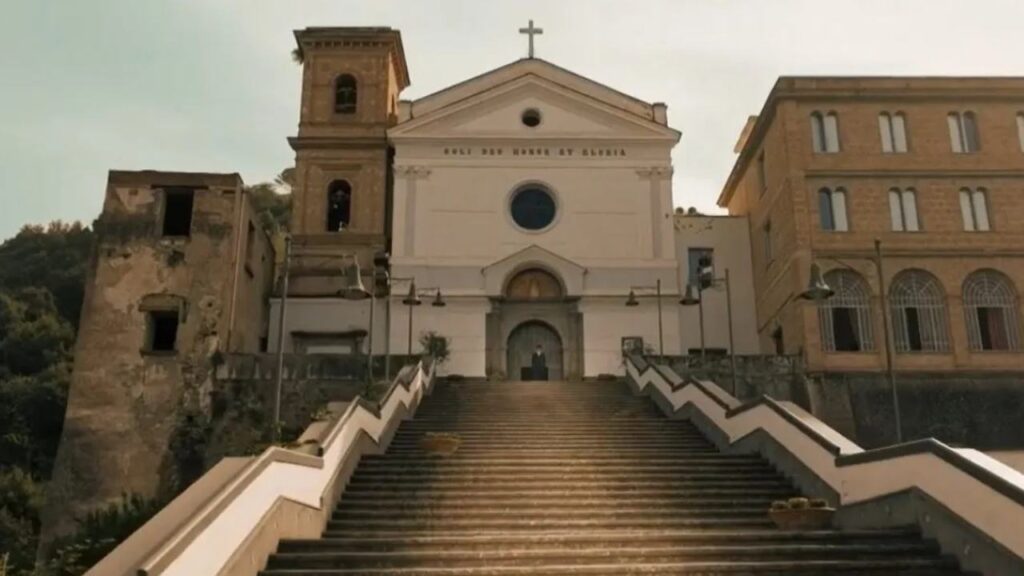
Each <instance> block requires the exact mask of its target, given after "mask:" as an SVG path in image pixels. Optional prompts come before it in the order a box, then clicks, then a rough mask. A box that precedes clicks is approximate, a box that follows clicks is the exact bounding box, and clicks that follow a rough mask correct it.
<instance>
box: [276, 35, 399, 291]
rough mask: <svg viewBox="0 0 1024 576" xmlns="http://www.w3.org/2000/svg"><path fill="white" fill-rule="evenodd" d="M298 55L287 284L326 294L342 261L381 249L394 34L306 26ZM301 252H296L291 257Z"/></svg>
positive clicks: (394, 102) (395, 68)
mask: <svg viewBox="0 0 1024 576" xmlns="http://www.w3.org/2000/svg"><path fill="white" fill-rule="evenodd" d="M295 39H296V41H297V43H298V50H299V51H300V53H301V55H302V59H303V67H302V96H301V101H300V108H299V131H298V135H297V136H295V137H292V138H289V139H288V142H289V144H291V147H292V149H293V150H295V180H296V181H295V186H294V192H293V193H294V201H293V207H294V208H293V211H292V215H291V228H290V230H291V232H292V234H293V238H294V242H295V246H296V254H297V258H296V264H295V266H293V269H292V277H293V278H294V279H295V281H294V282H293V283H292V288H291V290H292V292H293V293H294V294H295V295H298V296H303V297H309V298H316V297H334V296H336V292H337V290H338V288H339V286H340V285H339V282H340V278H341V273H340V271H341V269H342V266H341V264H340V262H339V260H338V259H339V258H341V257H344V256H347V255H354V256H356V257H357V258H358V259H359V263H360V265H361V266H362V268H363V270H367V269H369V268H370V267H371V264H372V259H373V255H374V254H375V253H377V252H380V251H385V250H386V249H387V237H388V235H389V233H390V225H389V216H390V213H391V206H390V204H389V198H390V197H391V195H392V188H393V184H392V176H391V157H392V152H391V148H390V146H389V144H388V139H387V130H388V128H390V127H391V126H394V125H395V124H396V123H397V121H398V120H397V119H398V95H399V93H400V92H401V91H402V89H404V88H406V87H407V86H409V72H408V70H407V69H406V63H405V52H404V50H403V48H402V37H401V35H400V34H399V32H398V31H397V30H392V29H390V28H351V27H350V28H306V29H304V30H297V31H296V32H295ZM300 254H305V255H306V256H305V257H303V256H299V255H300Z"/></svg>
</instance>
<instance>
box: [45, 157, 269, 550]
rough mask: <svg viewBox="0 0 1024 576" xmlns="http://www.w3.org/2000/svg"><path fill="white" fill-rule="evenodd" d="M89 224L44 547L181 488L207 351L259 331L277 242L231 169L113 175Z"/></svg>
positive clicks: (199, 410)
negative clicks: (128, 497)
mask: <svg viewBox="0 0 1024 576" xmlns="http://www.w3.org/2000/svg"><path fill="white" fill-rule="evenodd" d="M95 228H96V246H95V249H94V254H93V259H92V263H91V267H90V273H89V277H88V278H87V280H86V283H85V286H86V291H85V299H84V303H83V306H82V316H81V323H80V326H81V327H80V330H79V334H78V340H77V342H76V344H75V358H74V371H73V373H72V380H71V389H70V392H69V397H68V407H67V415H66V418H65V421H64V430H63V433H62V437H61V443H60V448H59V450H58V453H57V459H56V463H55V466H54V472H53V479H52V482H51V484H50V486H49V488H48V494H47V501H46V509H45V510H44V513H43V534H42V540H43V543H44V544H43V550H45V548H46V543H47V542H49V541H51V540H52V539H53V538H54V537H55V536H59V535H62V534H65V533H67V532H70V531H71V530H72V529H73V528H74V527H75V525H74V519H75V518H76V517H78V516H81V515H82V514H83V513H85V512H87V511H89V510H93V509H95V508H97V507H100V506H103V505H105V504H108V503H110V502H113V501H117V500H118V499H119V498H120V497H121V495H122V494H137V495H140V496H143V497H147V498H152V497H166V496H170V495H172V494H173V493H174V492H176V491H177V489H179V488H180V485H179V484H180V483H181V482H182V481H185V480H188V479H187V478H183V474H185V475H188V471H185V470H182V465H183V463H182V462H181V461H180V460H181V454H176V453H175V450H174V449H173V448H172V443H173V440H172V439H173V438H174V436H175V434H176V433H178V431H179V429H180V427H181V425H182V420H183V418H185V417H186V415H187V414H193V415H196V417H197V418H198V419H200V420H201V419H203V418H205V416H206V412H207V411H208V408H209V406H208V405H209V397H210V394H209V392H210V388H211V385H212V368H213V365H214V363H215V361H216V360H215V358H216V357H217V356H218V355H219V354H224V353H229V352H255V351H257V350H259V349H260V347H261V339H262V338H263V336H264V335H265V331H266V304H265V303H266V297H267V294H268V292H269V289H270V284H271V281H272V275H273V263H274V255H273V248H272V247H271V244H270V241H269V239H268V238H267V236H266V234H265V233H264V232H263V229H262V227H261V226H260V225H259V223H258V221H257V220H256V218H255V215H254V213H253V211H252V209H251V207H250V206H249V202H248V196H247V194H246V193H245V189H244V187H243V184H242V180H241V178H240V177H239V176H238V174H200V173H182V172H155V171H145V172H126V171H111V172H110V175H109V179H108V183H107V190H106V196H105V199H104V202H103V212H102V213H101V215H100V218H99V219H98V220H97V221H96V225H95ZM199 450H201V447H200V448H199ZM192 464H193V465H194V467H197V468H198V470H192V471H191V472H192V473H193V474H194V473H198V472H202V462H201V460H200V461H199V462H193V463H192ZM186 467H187V463H186Z"/></svg>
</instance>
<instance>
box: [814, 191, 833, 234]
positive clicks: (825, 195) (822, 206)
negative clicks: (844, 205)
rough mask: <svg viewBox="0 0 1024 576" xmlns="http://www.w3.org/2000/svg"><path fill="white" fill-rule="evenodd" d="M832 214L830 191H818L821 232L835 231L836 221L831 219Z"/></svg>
mask: <svg viewBox="0 0 1024 576" xmlns="http://www.w3.org/2000/svg"><path fill="white" fill-rule="evenodd" d="M833 214H834V206H833V204H832V191H831V190H829V189H828V188H822V189H821V190H818V216H819V218H820V219H821V229H822V230H835V229H836V221H835V218H833Z"/></svg>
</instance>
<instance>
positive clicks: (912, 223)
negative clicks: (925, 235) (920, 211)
mask: <svg viewBox="0 0 1024 576" xmlns="http://www.w3.org/2000/svg"><path fill="white" fill-rule="evenodd" d="M901 196H902V200H903V221H904V222H905V223H906V230H907V231H908V232H917V231H918V230H920V229H921V228H920V225H919V224H918V221H917V192H916V191H915V190H913V189H907V190H904V191H903V193H902V194H901Z"/></svg>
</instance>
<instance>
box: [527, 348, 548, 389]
mask: <svg viewBox="0 0 1024 576" xmlns="http://www.w3.org/2000/svg"><path fill="white" fill-rule="evenodd" d="M530 372H531V374H530V375H531V376H532V378H531V380H547V379H548V359H547V357H546V356H545V355H544V347H543V346H541V345H540V344H537V349H536V350H534V351H533V357H532V358H531V360H530Z"/></svg>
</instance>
